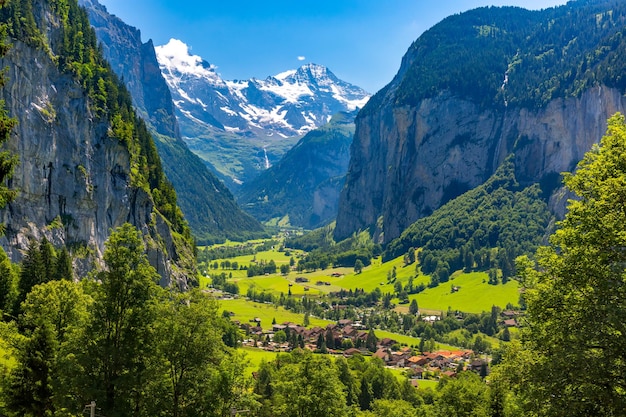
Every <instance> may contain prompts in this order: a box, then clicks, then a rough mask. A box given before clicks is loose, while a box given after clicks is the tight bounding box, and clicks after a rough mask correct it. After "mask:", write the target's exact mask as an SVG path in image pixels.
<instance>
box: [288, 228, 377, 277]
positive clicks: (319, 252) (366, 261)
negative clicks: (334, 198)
mask: <svg viewBox="0 0 626 417" xmlns="http://www.w3.org/2000/svg"><path fill="white" fill-rule="evenodd" d="M334 230H335V224H334V223H332V224H330V225H328V226H324V227H322V228H320V229H316V230H314V231H312V232H309V233H306V234H304V235H302V236H296V237H292V238H289V239H287V240H285V247H288V248H293V249H302V250H305V251H309V252H308V253H307V255H306V256H305V257H304V258H303V259H300V260H299V261H298V271H315V270H317V269H326V268H328V267H329V266H333V267H349V268H352V267H354V266H355V264H356V263H357V261H359V262H361V263H362V265H363V266H367V265H370V264H371V263H372V258H374V257H377V256H379V255H380V254H381V252H382V247H381V245H379V244H377V243H374V242H373V241H372V239H371V237H370V235H369V233H368V232H361V233H354V234H353V235H352V236H351V237H349V238H347V239H345V240H342V241H341V242H335V240H334V239H333V232H334Z"/></svg>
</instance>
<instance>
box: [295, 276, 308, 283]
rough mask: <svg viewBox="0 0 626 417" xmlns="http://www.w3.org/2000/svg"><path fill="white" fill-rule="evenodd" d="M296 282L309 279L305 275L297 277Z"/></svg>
mask: <svg viewBox="0 0 626 417" xmlns="http://www.w3.org/2000/svg"><path fill="white" fill-rule="evenodd" d="M296 282H309V279H308V278H305V277H296Z"/></svg>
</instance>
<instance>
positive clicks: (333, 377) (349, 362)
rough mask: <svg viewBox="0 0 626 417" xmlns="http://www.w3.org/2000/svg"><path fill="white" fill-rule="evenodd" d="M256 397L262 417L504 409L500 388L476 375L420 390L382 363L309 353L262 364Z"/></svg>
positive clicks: (404, 416)
mask: <svg viewBox="0 0 626 417" xmlns="http://www.w3.org/2000/svg"><path fill="white" fill-rule="evenodd" d="M418 382H419V381H418ZM254 393H255V394H256V395H258V396H259V403H260V408H259V409H258V410H257V411H256V415H259V416H269V415H277V416H301V417H309V416H311V417H312V416H329V417H332V416H337V417H340V416H341V417H343V416H355V417H370V416H372V417H373V416H386V417H418V416H419V417H438V416H442V417H443V416H457V415H475V416H488V415H494V416H495V415H497V414H494V412H495V411H497V410H498V406H501V404H497V401H496V400H497V398H498V396H499V395H501V393H500V392H499V386H496V387H492V386H489V385H487V384H485V383H484V382H483V381H482V379H481V377H480V376H479V375H478V374H477V373H475V372H470V371H466V372H461V373H460V374H459V375H458V376H457V377H456V378H447V377H443V378H442V379H441V380H440V382H439V384H438V386H437V388H436V389H435V390H432V389H424V390H416V389H415V387H414V386H413V385H412V384H411V382H410V381H409V380H408V379H404V381H402V382H401V381H399V380H398V379H397V378H396V377H395V376H394V375H393V374H392V373H391V371H390V370H388V369H386V368H385V367H384V364H383V362H382V361H381V360H380V359H378V358H373V359H371V360H366V359H365V358H364V357H363V356H361V355H355V356H353V357H351V358H349V359H345V358H342V357H339V358H337V359H335V360H333V359H330V358H329V357H328V356H323V355H315V354H312V353H311V352H309V351H303V350H295V351H293V352H292V353H291V354H281V355H279V356H278V357H277V358H276V359H275V360H273V361H271V362H264V363H262V364H261V366H260V368H259V371H258V372H257V378H256V382H255V386H254ZM463 410H465V411H463Z"/></svg>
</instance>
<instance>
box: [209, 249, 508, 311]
mask: <svg viewBox="0 0 626 417" xmlns="http://www.w3.org/2000/svg"><path fill="white" fill-rule="evenodd" d="M300 254H301V252H300V251H290V255H289V256H286V255H285V253H284V252H279V251H278V250H269V251H263V252H258V253H257V254H255V255H245V256H238V257H235V258H230V259H228V260H229V261H230V262H231V263H232V262H237V263H238V264H239V265H240V266H249V265H251V264H252V263H253V262H255V261H256V262H260V261H261V260H264V261H266V262H269V261H270V260H273V261H274V262H275V263H276V265H277V267H278V268H280V266H281V265H284V264H289V260H290V258H291V257H292V256H293V257H294V259H296V260H297V257H298V256H300ZM222 261H224V260H218V261H217V262H218V263H220V262H222ZM394 268H395V271H396V280H397V281H399V282H401V283H402V285H406V284H407V283H408V281H409V278H410V277H414V280H413V285H419V284H425V285H427V284H428V282H429V281H430V277H429V276H427V275H421V274H419V275H417V276H416V266H415V264H412V265H406V266H405V265H404V261H403V258H402V257H398V258H396V259H393V260H391V261H389V262H386V263H382V262H381V261H380V258H376V259H374V260H373V262H372V264H371V265H370V266H368V267H366V268H364V269H363V271H362V272H361V273H359V274H355V273H354V270H353V269H352V268H328V269H325V270H317V271H315V272H296V271H291V272H289V274H287V275H284V276H283V275H281V274H280V273H277V274H271V275H263V276H256V277H250V278H249V277H248V276H247V271H245V270H241V269H238V270H222V269H218V270H210V271H208V274H215V273H218V274H219V273H222V272H225V273H226V274H230V275H232V278H231V279H230V281H232V282H236V283H237V285H238V286H239V293H240V294H242V295H245V294H246V293H247V291H248V289H249V288H250V287H254V288H255V289H256V290H257V291H266V292H270V293H274V294H276V295H280V293H283V294H285V295H287V294H288V293H289V291H290V290H291V294H292V295H294V296H303V295H305V294H306V295H308V296H310V297H315V296H320V295H324V294H328V293H330V292H337V291H340V290H341V289H346V290H349V289H352V290H354V289H357V288H359V289H363V290H365V291H367V292H371V291H374V290H375V289H376V288H379V289H380V291H381V292H382V293H393V292H394V283H393V282H389V281H388V276H389V275H390V274H391V273H392V271H393V270H394ZM333 273H337V274H340V276H339V277H333V276H332V274H333ZM298 277H304V278H306V279H308V280H309V281H308V282H304V283H303V282H296V278H298ZM487 280H488V276H487V273H485V272H470V273H463V272H461V271H458V272H456V273H454V274H452V276H451V278H450V281H448V282H446V283H442V284H440V285H439V286H437V287H435V288H426V289H425V290H424V291H422V292H421V293H419V294H412V295H410V296H409V300H412V299H416V300H417V303H418V305H419V308H420V310H421V311H423V312H425V313H431V314H440V313H441V312H445V311H447V310H448V309H451V310H459V311H464V312H468V313H480V312H482V311H490V310H491V307H492V306H493V305H496V306H499V307H501V308H505V307H506V305H507V304H508V303H511V304H513V305H517V304H518V300H519V285H518V283H517V281H514V280H511V281H509V282H508V283H507V284H504V285H503V284H498V285H489V284H488V283H487ZM208 284H210V279H208V278H206V277H202V278H201V280H200V285H201V287H206V286H207V285H208ZM327 284H328V285H327ZM453 286H454V287H458V291H456V292H452V291H451V288H452V287H453ZM394 302H395V303H396V304H398V300H397V299H396V300H395V301H394ZM397 309H398V311H405V310H408V304H405V305H398V307H397Z"/></svg>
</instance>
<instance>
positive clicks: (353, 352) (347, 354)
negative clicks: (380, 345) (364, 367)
mask: <svg viewBox="0 0 626 417" xmlns="http://www.w3.org/2000/svg"><path fill="white" fill-rule="evenodd" d="M362 354H363V352H361V351H360V350H359V349H357V348H350V349H346V350H345V351H344V352H343V356H345V357H346V358H350V357H352V356H354V355H362Z"/></svg>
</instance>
